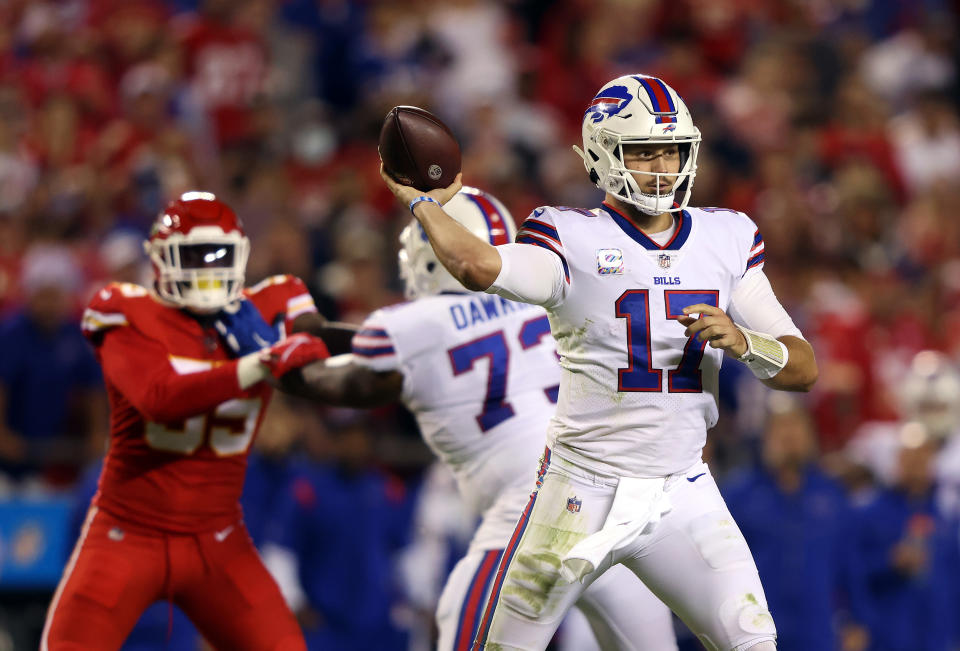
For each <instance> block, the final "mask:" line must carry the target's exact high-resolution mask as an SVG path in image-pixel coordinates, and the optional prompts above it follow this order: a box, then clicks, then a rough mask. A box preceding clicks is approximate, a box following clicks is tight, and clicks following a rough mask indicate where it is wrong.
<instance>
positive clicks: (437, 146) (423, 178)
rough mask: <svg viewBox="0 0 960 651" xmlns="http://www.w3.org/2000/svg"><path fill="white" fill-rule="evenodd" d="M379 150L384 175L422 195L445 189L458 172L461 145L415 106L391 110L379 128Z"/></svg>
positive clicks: (447, 131) (446, 130) (437, 119)
mask: <svg viewBox="0 0 960 651" xmlns="http://www.w3.org/2000/svg"><path fill="white" fill-rule="evenodd" d="M379 150H380V160H382V161H383V168H384V169H385V170H386V171H387V174H389V175H390V176H392V177H393V178H394V179H396V180H397V181H398V182H400V183H402V184H403V185H411V186H413V187H415V188H416V189H418V190H423V191H424V192H426V191H428V190H435V189H437V188H445V187H447V186H448V185H450V184H451V183H453V180H454V179H455V178H456V176H457V174H458V173H459V172H460V145H459V143H457V139H456V138H455V137H454V135H453V132H451V131H450V129H449V128H448V127H447V125H445V124H444V123H443V122H441V121H440V118H438V117H437V116H435V115H433V114H432V113H430V112H429V111H425V110H423V109H422V108H417V107H416V106H396V107H394V108H392V109H390V112H389V113H387V117H386V119H385V120H384V121H383V127H382V128H381V129H380V144H379Z"/></svg>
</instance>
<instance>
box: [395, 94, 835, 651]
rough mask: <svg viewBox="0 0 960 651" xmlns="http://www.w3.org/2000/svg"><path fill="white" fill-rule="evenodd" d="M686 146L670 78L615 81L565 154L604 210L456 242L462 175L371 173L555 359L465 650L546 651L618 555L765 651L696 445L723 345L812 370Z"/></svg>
mask: <svg viewBox="0 0 960 651" xmlns="http://www.w3.org/2000/svg"><path fill="white" fill-rule="evenodd" d="M699 145H700V132H699V130H698V129H697V128H696V127H695V126H694V124H693V120H692V118H691V117H690V112H689V111H688V110H687V107H686V105H685V104H684V102H683V100H682V99H681V98H680V96H679V95H677V93H676V92H675V91H674V90H673V89H672V88H670V87H669V86H668V85H667V84H665V83H663V82H662V81H661V80H659V79H656V78H653V77H647V76H644V75H630V76H624V77H619V78H617V79H614V80H613V81H611V82H609V83H608V84H606V85H605V86H604V87H603V88H602V89H601V90H600V92H599V93H598V94H597V95H596V97H595V98H594V99H593V100H592V101H591V103H590V105H589V107H588V108H587V111H586V113H585V114H584V118H583V150H580V149H579V148H577V152H578V153H579V154H580V155H581V156H582V158H583V161H584V164H585V166H586V169H587V172H588V173H589V175H590V178H591V180H592V181H593V182H594V183H595V184H596V185H597V186H598V187H599V188H600V189H602V190H604V191H605V192H606V197H605V201H604V202H603V204H602V205H601V206H600V207H598V208H594V209H592V210H582V209H578V208H564V207H546V208H539V209H537V210H536V211H534V212H533V214H532V215H530V217H529V218H528V219H527V220H526V221H525V222H524V223H523V225H522V226H521V227H520V231H519V234H518V237H517V238H516V243H514V244H506V245H500V246H492V245H491V244H489V243H487V242H482V241H479V240H477V239H475V238H465V237H463V236H462V234H463V227H462V226H460V224H458V223H457V222H455V221H454V220H451V219H450V218H449V217H448V216H447V214H446V213H445V212H444V210H443V209H442V205H443V204H444V203H445V201H446V200H447V199H448V198H449V197H450V196H452V195H453V193H455V192H456V190H457V188H458V187H459V181H460V180H459V177H458V179H457V181H455V182H454V184H453V185H451V186H450V187H449V188H446V189H442V190H434V191H431V192H429V193H426V194H424V193H423V192H420V191H418V190H416V189H414V188H412V187H406V186H402V185H399V184H398V183H396V182H395V181H393V180H392V179H390V178H389V177H388V176H387V175H385V174H384V175H383V177H384V181H385V182H386V183H387V185H388V187H390V189H391V190H392V191H393V193H394V194H395V195H396V196H397V198H398V199H399V200H400V201H402V202H403V203H404V204H405V205H409V206H410V209H411V210H412V211H413V213H414V215H415V217H416V218H417V219H418V220H419V222H420V224H421V225H422V226H423V228H424V231H425V232H426V233H427V235H428V237H429V239H430V241H431V243H432V245H433V248H434V250H435V252H436V253H437V257H438V258H439V259H440V261H441V262H442V263H443V264H444V266H445V267H446V268H447V269H449V270H450V271H451V273H452V274H453V275H454V276H455V277H456V278H457V279H458V280H460V281H461V283H463V285H464V286H465V287H468V288H470V289H473V290H485V291H487V292H489V293H493V294H497V295H499V296H501V297H504V298H510V299H514V300H519V301H523V302H526V303H532V304H535V305H541V306H543V307H545V308H546V309H547V313H548V315H549V319H550V326H551V331H552V332H553V335H554V338H555V339H556V342H557V350H558V352H559V354H560V357H561V366H562V368H563V374H562V379H561V383H560V393H559V399H558V402H557V409H556V414H555V415H554V417H553V419H552V420H551V421H550V425H549V428H548V431H547V442H548V448H547V451H546V452H545V453H544V456H543V460H542V464H541V468H540V477H539V480H538V485H539V490H538V491H537V492H535V493H534V494H533V495H532V496H531V498H530V500H529V502H528V504H527V506H526V508H525V509H524V511H523V514H522V516H521V518H520V520H519V522H518V524H517V527H516V530H515V532H514V535H513V537H512V538H511V541H510V544H509V545H508V547H507V548H506V550H505V551H504V559H503V562H502V563H501V565H500V568H499V570H498V573H497V576H496V578H495V579H494V583H493V591H492V595H491V598H490V600H489V603H488V607H487V609H486V612H485V614H484V617H483V622H482V623H481V627H480V631H479V633H478V636H477V640H476V647H477V648H489V649H543V648H544V647H545V646H546V645H547V643H548V642H549V640H550V636H551V635H552V634H553V631H554V630H555V628H556V627H557V625H558V624H559V622H560V619H561V618H562V616H563V614H564V613H565V612H566V610H567V609H568V608H569V606H570V604H572V603H573V602H574V601H575V600H576V599H577V597H578V596H579V595H580V593H581V592H582V591H583V590H584V589H585V588H586V587H587V586H588V585H590V584H591V583H592V582H593V581H594V580H596V579H597V577H599V576H600V575H601V574H603V573H604V572H605V571H606V570H607V569H608V568H610V567H612V566H615V565H618V564H623V565H625V566H626V567H628V568H629V569H630V570H632V571H633V573H635V574H636V575H637V576H638V577H639V578H640V579H641V580H642V581H643V582H644V583H645V584H646V585H647V586H648V587H650V588H651V589H652V590H653V592H654V593H655V594H656V595H657V596H658V597H660V598H661V599H662V600H663V601H664V602H665V603H667V605H669V606H670V607H671V608H672V609H673V611H674V612H675V613H677V615H679V616H680V618H681V619H683V620H684V621H685V622H686V624H687V625H688V626H689V627H690V629H691V630H693V631H694V633H696V634H697V636H698V637H699V638H700V640H701V641H702V642H703V644H704V645H705V646H706V647H707V648H708V649H712V650H719V649H723V650H727V649H736V650H738V651H740V650H743V649H754V650H757V651H759V650H761V649H774V648H776V642H775V640H776V630H775V627H774V623H773V618H772V617H771V615H770V612H769V610H768V608H767V604H766V599H765V597H764V594H763V588H762V587H761V585H760V580H759V577H758V575H757V571H756V566H755V564H754V562H753V558H752V557H751V555H750V550H749V549H748V548H747V544H746V541H745V540H744V538H743V535H742V534H741V533H740V530H739V529H738V528H737V525H736V524H735V523H734V522H733V520H732V518H731V517H730V513H729V511H728V510H727V508H726V505H725V504H724V502H723V499H722V498H721V496H720V493H719V491H718V490H717V486H716V484H715V483H714V480H713V478H712V477H711V475H710V470H709V469H708V468H707V466H706V465H705V464H704V463H703V462H702V460H701V450H702V448H703V445H704V442H705V440H706V432H707V430H708V429H709V428H710V427H712V426H713V425H714V424H715V423H716V420H717V399H716V393H717V376H718V371H719V368H720V362H721V359H722V357H723V354H724V353H726V354H728V355H730V356H731V357H733V358H734V359H737V360H740V361H741V362H743V363H744V364H746V365H747V367H748V368H749V369H750V370H751V371H752V372H753V373H754V375H756V376H757V377H758V378H760V379H761V380H762V381H763V382H764V383H766V384H767V385H768V386H770V387H772V388H775V389H784V390H797V391H803V390H808V389H809V388H810V387H811V386H812V385H813V383H814V382H815V381H816V377H817V366H816V361H815V359H814V355H813V349H812V348H811V346H810V345H809V344H808V343H807V342H806V341H805V340H804V339H803V337H802V335H801V333H800V331H799V330H798V329H797V328H796V326H795V325H794V324H793V322H792V320H791V319H790V316H789V315H788V314H787V313H786V311H785V310H784V309H783V307H782V306H781V305H780V303H779V301H777V299H776V296H775V295H774V293H773V290H772V289H771V287H770V283H769V282H768V280H767V278H766V276H765V275H764V273H763V263H764V247H763V239H762V238H761V236H760V233H759V231H758V229H757V227H756V225H755V224H754V223H753V221H751V220H750V218H749V217H747V216H746V215H744V214H743V213H739V212H735V211H732V210H725V209H716V208H688V207H687V203H688V201H689V199H690V192H691V190H692V188H693V180H694V176H695V174H696V163H697V150H698V147H699ZM708 344H709V345H708ZM636 611H637V612H638V613H639V612H640V607H639V606H638V607H637V608H636Z"/></svg>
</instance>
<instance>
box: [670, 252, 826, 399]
mask: <svg viewBox="0 0 960 651" xmlns="http://www.w3.org/2000/svg"><path fill="white" fill-rule="evenodd" d="M683 312H684V314H687V315H693V316H685V317H681V318H680V319H679V321H680V323H681V324H682V325H684V326H686V327H687V330H686V334H687V336H688V337H692V336H696V337H697V338H698V339H699V340H701V341H707V342H708V343H709V345H710V346H712V347H713V348H719V349H722V350H723V351H724V352H726V353H727V354H728V355H730V356H731V357H733V358H734V359H737V360H739V361H741V362H743V363H745V364H746V365H747V367H748V368H749V369H750V370H751V371H752V372H753V374H754V375H756V376H757V377H758V378H759V379H760V380H761V381H762V382H763V383H764V384H766V385H767V386H768V387H770V388H772V389H779V390H782V391H809V390H810V389H811V388H812V387H813V385H814V383H815V382H816V381H817V375H818V373H819V371H818V369H817V360H816V357H815V355H814V352H813V347H812V346H811V345H810V344H809V343H808V342H807V341H806V340H805V339H804V338H803V336H802V335H801V333H800V330H798V329H797V327H796V326H795V325H794V324H793V320H792V319H791V318H790V315H789V314H787V311H786V310H784V309H783V306H782V305H781V304H780V301H778V300H777V297H776V295H775V294H774V293H773V288H772V287H771V286H770V281H769V280H768V279H767V277H766V275H765V274H764V273H763V272H762V271H755V272H753V273H751V274H749V275H748V276H747V277H746V278H745V279H744V280H743V281H742V282H741V283H740V284H739V285H738V286H737V287H736V289H734V291H733V294H732V295H731V297H730V314H727V313H726V312H724V311H723V310H722V309H720V308H719V307H714V306H713V305H707V304H705V303H698V304H696V305H691V306H689V307H686V308H684V310H683ZM696 315H699V318H694V316H696Z"/></svg>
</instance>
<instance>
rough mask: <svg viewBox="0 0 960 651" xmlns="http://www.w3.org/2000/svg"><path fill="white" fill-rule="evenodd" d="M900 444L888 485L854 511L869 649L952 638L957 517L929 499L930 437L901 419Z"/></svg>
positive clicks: (858, 610)
mask: <svg viewBox="0 0 960 651" xmlns="http://www.w3.org/2000/svg"><path fill="white" fill-rule="evenodd" d="M900 443H901V446H900V450H899V456H898V465H897V473H896V482H895V484H894V485H893V486H892V487H890V488H881V489H879V490H878V491H877V494H876V496H875V497H874V499H873V500H871V501H870V502H868V503H866V504H865V505H863V506H861V507H859V508H857V509H856V510H855V512H854V519H853V524H854V527H853V534H852V536H851V540H850V562H851V563H852V564H853V566H854V568H855V572H856V578H857V585H858V590H857V591H856V594H857V596H858V598H857V600H856V603H855V604H854V607H855V608H854V609H855V614H856V615H857V616H858V617H859V619H860V620H861V621H862V622H863V623H864V624H865V625H866V626H867V627H868V628H869V631H870V645H869V647H868V648H869V650H870V651H949V650H952V649H955V648H956V646H955V645H956V644H957V640H958V638H957V631H956V620H957V617H956V612H957V607H958V595H957V590H958V583H960V582H958V577H960V551H958V536H957V524H956V522H954V521H951V520H950V519H949V518H947V517H946V516H945V515H944V514H943V513H942V512H941V510H940V508H939V507H938V505H937V501H936V500H935V498H934V496H935V485H934V469H933V459H934V456H935V450H936V445H935V442H934V441H933V440H932V439H931V438H930V437H929V436H928V435H927V434H926V431H925V430H924V428H923V426H922V425H920V424H919V423H908V424H906V425H905V426H904V427H903V429H902V430H901V436H900Z"/></svg>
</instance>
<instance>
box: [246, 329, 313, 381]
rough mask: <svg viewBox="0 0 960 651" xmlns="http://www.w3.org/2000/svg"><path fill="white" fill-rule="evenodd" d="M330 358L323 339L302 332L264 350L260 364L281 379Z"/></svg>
mask: <svg viewBox="0 0 960 651" xmlns="http://www.w3.org/2000/svg"><path fill="white" fill-rule="evenodd" d="M328 357H330V351H328V350H327V345H326V344H325V343H323V340H322V339H320V338H319V337H314V336H313V335H310V334H307V333H305V332H301V333H298V334H295V335H293V336H292V337H288V338H287V339H284V340H283V341H281V342H279V343H277V344H274V345H273V346H272V347H270V348H269V349H267V350H264V351H263V352H262V353H261V354H260V363H261V364H263V365H264V366H266V367H267V368H268V369H269V370H270V374H271V375H272V376H273V377H275V378H277V379H279V378H281V377H283V376H284V375H286V374H287V373H289V372H290V371H292V370H294V369H298V368H300V367H301V366H306V365H307V364H309V363H311V362H316V361H319V360H323V359H327V358H328Z"/></svg>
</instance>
